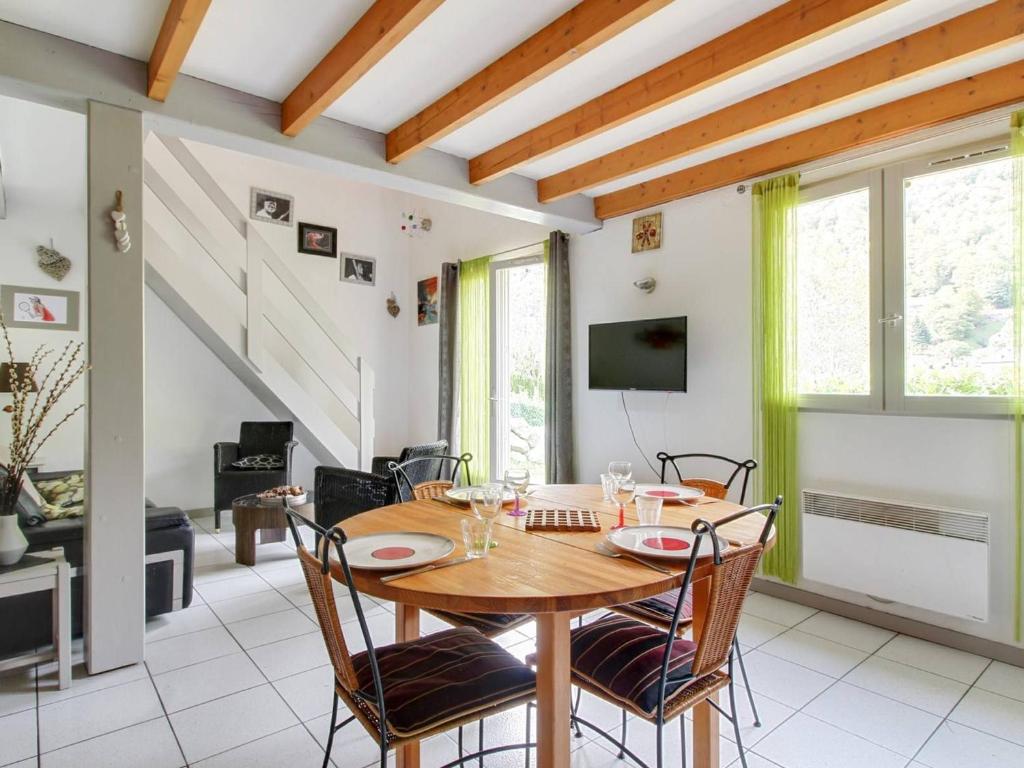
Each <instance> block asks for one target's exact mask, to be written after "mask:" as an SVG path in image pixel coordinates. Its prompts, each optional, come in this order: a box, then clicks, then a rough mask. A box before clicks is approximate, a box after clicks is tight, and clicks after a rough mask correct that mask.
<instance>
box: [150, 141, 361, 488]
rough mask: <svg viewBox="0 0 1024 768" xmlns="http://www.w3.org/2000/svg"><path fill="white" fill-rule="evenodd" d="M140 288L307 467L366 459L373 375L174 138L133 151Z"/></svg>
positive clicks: (358, 464)
mask: <svg viewBox="0 0 1024 768" xmlns="http://www.w3.org/2000/svg"><path fill="white" fill-rule="evenodd" d="M144 158H145V169H144V174H143V178H144V181H145V190H144V194H145V199H144V203H143V210H144V211H145V221H144V228H145V243H146V247H145V255H146V283H147V285H148V286H149V287H150V288H151V289H152V290H153V291H154V292H155V293H156V294H157V295H158V296H160V298H161V299H162V300H163V301H164V302H165V303H166V304H167V305H168V306H169V307H170V308H171V309H172V311H174V312H175V314H177V315H178V317H179V318H181V320H182V321H183V322H184V323H185V324H186V325H187V326H188V327H189V328H190V329H191V330H192V331H193V332H194V333H195V334H196V335H197V336H199V338H200V339H202V340H203V342H204V343H205V344H206V345H207V346H208V347H209V348H210V349H211V350H212V351H213V352H214V353H215V354H216V355H217V356H218V357H219V358H220V360H221V361H223V362H224V364H225V365H227V367H228V368H229V369H230V370H231V371H232V372H233V373H234V374H235V375H236V376H238V378H239V379H240V380H241V381H242V382H243V383H245V384H246V386H248V387H249V389H250V390H251V391H252V392H253V393H254V394H255V395H256V396H257V397H258V398H259V399H260V400H261V401H262V402H263V403H264V404H265V405H266V406H267V408H268V409H270V411H271V412H272V413H273V414H274V415H275V416H276V417H277V418H281V419H289V420H292V421H294V422H295V428H296V437H297V439H298V440H299V441H300V442H301V443H302V444H303V445H305V446H306V447H307V448H309V450H310V451H311V452H312V453H313V455H314V456H315V457H316V458H317V460H318V461H320V462H321V463H325V464H334V465H338V464H340V465H342V466H350V467H359V468H361V469H364V470H368V469H369V468H370V462H371V460H372V457H373V434H374V427H373V381H374V380H373V371H372V370H371V368H370V367H369V366H368V365H367V363H366V361H365V360H364V359H363V358H362V357H361V356H359V354H358V352H357V351H356V347H355V345H354V344H353V343H352V340H351V339H349V338H347V337H346V335H345V334H344V333H342V331H341V330H340V329H339V328H338V327H337V326H336V325H335V324H334V322H333V321H332V320H331V318H330V316H329V315H328V314H327V312H326V311H325V310H324V309H323V308H322V307H321V306H319V304H318V303H317V302H316V301H315V300H314V299H313V297H312V296H311V295H310V293H309V292H308V291H307V290H306V289H305V288H304V287H303V285H302V283H301V282H300V281H299V279H298V278H297V277H296V276H295V274H294V273H293V272H292V271H291V270H290V269H289V268H288V267H287V266H286V264H285V262H284V260H283V259H282V258H281V257H280V256H279V255H278V254H276V253H275V252H274V251H273V250H272V249H271V247H270V246H269V245H268V244H267V242H266V240H264V239H263V238H262V237H261V236H260V234H259V232H258V231H257V227H254V226H252V225H251V224H250V222H249V221H248V219H247V218H246V215H245V213H244V212H243V211H240V210H239V209H238V207H237V206H236V205H235V204H234V203H233V202H232V201H231V200H230V198H228V196H227V195H226V194H225V193H224V191H223V190H222V189H221V188H220V186H219V185H218V184H217V182H216V181H214V179H213V178H212V177H211V176H210V175H209V173H207V171H206V170H205V169H204V168H203V166H202V165H201V164H200V163H199V161H198V160H197V159H196V157H195V156H194V155H193V154H192V153H191V151H190V150H189V148H188V147H187V146H186V145H185V144H184V143H183V142H182V141H181V140H180V139H177V138H171V137H164V136H159V135H157V134H150V137H149V138H148V139H147V142H146V145H145V152H144Z"/></svg>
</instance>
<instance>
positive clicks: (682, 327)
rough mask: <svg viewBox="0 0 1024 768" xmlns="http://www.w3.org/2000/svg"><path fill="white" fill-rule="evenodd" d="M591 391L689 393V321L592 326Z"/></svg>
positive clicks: (658, 321) (670, 319)
mask: <svg viewBox="0 0 1024 768" xmlns="http://www.w3.org/2000/svg"><path fill="white" fill-rule="evenodd" d="M590 388H591V389H617V390H633V389H638V390H653V391H656V392H685V391H686V318H685V317H663V318H659V319H657V320H635V321H632V322H628V323H601V324H599V325H592V326H590Z"/></svg>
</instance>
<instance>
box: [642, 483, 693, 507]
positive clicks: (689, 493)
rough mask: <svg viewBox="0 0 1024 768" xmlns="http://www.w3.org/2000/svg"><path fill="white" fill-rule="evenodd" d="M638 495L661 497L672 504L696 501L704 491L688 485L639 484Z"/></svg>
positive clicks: (653, 497)
mask: <svg viewBox="0 0 1024 768" xmlns="http://www.w3.org/2000/svg"><path fill="white" fill-rule="evenodd" d="M636 495H637V496H646V497H647V498H651V499H661V500H662V501H664V502H665V503H667V504H671V503H673V502H676V503H685V502H688V501H696V500H697V499H699V498H700V497H701V496H703V495H704V493H703V492H702V491H699V490H697V489H696V488H690V487H689V486H686V485H638V486H637V487H636Z"/></svg>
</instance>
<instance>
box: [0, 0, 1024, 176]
mask: <svg viewBox="0 0 1024 768" xmlns="http://www.w3.org/2000/svg"><path fill="white" fill-rule="evenodd" d="M782 1H783V0H715V1H714V2H698V3H695V2H691V1H690V0H675V2H673V3H672V4H670V5H669V6H667V7H666V8H664V9H662V10H660V11H658V12H657V13H655V14H653V15H651V16H650V17H649V18H647V19H645V20H644V21H642V22H640V23H638V24H636V25H634V26H633V27H632V28H630V29H628V30H626V31H625V32H623V33H622V34H620V35H618V36H616V37H614V38H612V40H610V41H609V42H607V43H605V44H604V45H602V46H600V47H598V48H597V49H596V50H594V51H592V52H590V53H588V54H587V55H585V56H581V57H579V58H578V59H576V60H575V61H573V62H572V63H570V64H569V65H568V66H566V67H563V68H562V69H561V70H559V71H557V72H555V73H554V74H552V75H550V76H549V77H547V78H545V79H544V80H542V81H541V82H539V83H538V84H536V85H534V86H533V87H531V88H529V89H527V90H526V91H524V92H522V93H520V94H518V95H517V96H515V97H513V98H511V99H509V100H508V101H507V102H505V103H504V104H501V105H500V106H498V107H497V108H495V109H493V110H491V111H490V112H488V113H486V114H484V115H483V116H481V117H480V118H478V119H476V120H474V121H473V122H471V123H469V124H468V125H466V126H464V127H462V128H461V129H459V130H458V131H455V132H454V133H452V134H450V135H449V136H447V137H445V138H444V139H442V140H441V141H439V142H437V143H436V144H435V147H436V148H437V149H441V150H443V151H446V152H449V153H451V154H453V155H456V156H459V157H467V158H468V157H473V156H474V155H476V154H479V153H480V152H482V151H484V150H486V149H489V148H491V147H493V146H495V145H497V144H500V143H501V142H503V141H505V140H507V139H509V138H512V137H513V136H516V135H518V134H520V133H522V132H523V131H526V130H528V129H530V128H532V127H534V126H536V125H539V124H541V123H543V122H545V121H547V120H549V119H551V118H553V117H556V116H557V115H559V114H561V113H563V112H565V111H566V110H568V109H571V108H572V107H574V106H577V105H579V104H581V103H583V102H585V101H587V100H589V99H591V98H593V97H594V96H597V95H599V94H601V93H604V92H605V91H607V90H609V89H611V88H614V87H615V86H616V85H619V84H621V83H623V82H625V81H627V80H629V79H631V78H633V77H635V76H637V75H639V74H641V73H643V72H646V71H647V70H650V69H652V68H654V67H656V66H658V65H659V64H662V63H664V62H665V61H668V60H669V59H672V58H674V57H676V56H678V55H680V54H681V53H683V52H685V51H687V50H689V49H691V48H693V47H695V46H697V45H700V44H701V43H704V42H706V41H708V40H710V39H713V38H714V37H717V36H718V35H720V34H722V33H723V32H725V31H727V30H729V29H731V28H733V27H736V26H738V25H740V24H743V23H744V22H746V21H749V20H750V19H752V18H754V17H756V16H758V15H760V14H762V13H764V12H765V11H767V10H770V9H771V8H773V7H775V6H778V5H781V4H782ZM990 1H991V0H905V2H903V3H902V4H901V5H898V6H897V7H895V8H892V9H890V10H889V11H886V12H885V13H882V14H878V15H876V16H874V17H872V18H870V19H867V20H865V21H863V22H861V23H859V24H857V25H854V26H852V27H850V28H847V29H845V30H842V31H841V32H838V33H836V34H834V35H831V36H829V37H827V38H824V39H822V40H819V41H817V42H815V43H812V44H810V45H807V46H803V47H801V48H799V49H797V50H795V51H792V52H791V53H788V54H786V55H785V56H782V57H781V58H779V59H776V60H775V61H773V62H771V63H769V64H765V65H762V66H760V67H756V68H754V69H752V70H750V71H748V72H745V73H743V74H742V75H739V76H737V77H733V78H730V79H728V80H726V81H724V82H722V83H719V84H718V85H716V86H713V87H711V88H708V89H706V90H704V91H701V92H700V93H697V94H694V95H693V96H691V97H688V98H686V99H682V100H680V101H678V102H676V103H674V104H671V105H669V106H667V107H664V108H662V109H659V110H656V111H654V112H652V113H650V114H648V115H645V116H644V117H642V118H639V119H637V120H633V121H631V122H629V123H627V124H626V125H623V126H620V127H618V128H615V129H613V130H611V131H608V132H606V133H604V134H602V135H600V136H596V137H594V138H592V139H589V140H587V141H584V142H581V143H579V144H577V145H576V146H574V147H571V148H569V149H566V150H563V151H561V152H557V153H555V154H553V155H551V156H549V157H545V158H542V159H540V160H537V161H534V162H532V163H530V164H528V165H526V166H524V167H523V168H521V169H520V170H519V171H518V172H519V173H521V174H523V175H525V176H529V177H531V178H540V177H542V176H546V175H548V174H551V173H554V172H557V171H560V170H563V169H565V168H568V167H571V166H573V165H575V164H577V163H580V162H583V161H585V160H589V159H591V158H594V157H597V156H599V155H601V154H604V153H606V152H609V151H612V150H614V149H618V148H620V147H622V146H624V145H626V144H629V143H632V142H634V141H638V140H640V139H643V138H646V137H648V136H651V135H653V134H655V133H658V132H660V131H663V130H665V129H667V128H671V127H673V126H675V125H678V124H680V123H683V122H686V121H688V120H692V119H694V118H695V117H699V116H701V115H703V114H707V113H708V112H711V111H714V110H716V109H720V108H721V107H723V106H726V105H728V104H731V103H734V102H736V101H739V100H742V99H744V98H747V97H749V96H751V95H753V94H756V93H759V92H761V91H764V90H766V89H768V88H772V87H774V86H776V85H779V84H781V83H784V82H787V81H789V80H792V79H794V78H796V77H800V76H802V75H804V74H807V73H808V72H811V71H814V70H817V69H821V68H822V67H824V66H828V65H830V64H833V63H835V62H837V61H841V60H843V59H846V58H849V57H850V56H853V55H856V54H858V53H861V52H863V51H865V50H868V49H871V48H874V47H876V46H878V45H881V44H883V43H885V42H888V41H891V40H894V39H896V38H898V37H901V36H903V35H906V34H908V33H911V32H914V31H917V30H920V29H923V28H924V27H927V26H930V25H932V24H934V23H936V22H938V21H941V20H943V19H946V18H950V17H952V16H956V15H959V14H960V13H963V12H965V11H968V10H971V9H973V8H977V7H979V6H982V5H986V4H987V3H988V2H990ZM576 2H577V0H445V2H444V3H443V4H442V5H441V7H440V8H438V9H437V10H436V11H435V12H434V13H433V14H432V15H431V16H430V17H428V18H427V19H426V21H424V22H423V23H422V24H421V25H420V26H419V27H417V28H416V29H415V30H414V31H413V32H412V33H411V34H410V35H409V36H408V37H406V39H405V40H403V41H402V42H401V43H400V44H399V45H398V46H396V47H395V49H394V50H393V51H391V53H390V54H388V55H387V56H386V57H385V58H384V59H383V60H382V61H381V62H380V63H379V64H378V65H377V66H376V67H374V68H373V69H372V70H370V72H369V73H367V74H366V76H364V77H363V78H362V79H361V80H360V81H359V82H358V83H357V84H356V85H355V86H354V87H353V88H351V89H350V90H349V91H348V92H347V93H345V94H343V95H342V97H341V98H340V99H339V100H338V101H337V102H335V103H334V104H333V105H332V106H331V107H329V108H328V109H327V111H326V115H328V116H329V117H332V118H335V119H338V120H342V121H344V122H347V123H352V124H354V125H358V126H362V127H364V128H370V129H372V130H375V131H380V132H386V131H389V130H391V129H392V128H394V127H396V126H397V125H399V124H400V123H402V122H403V121H404V120H406V119H407V118H409V117H411V116H412V115H415V114H416V113H417V112H419V111H420V110H421V109H422V108H423V107H425V106H427V105H428V104H430V103H432V102H433V101H435V100H436V99H437V98H438V97H440V96H442V95H443V94H445V93H447V92H448V91H450V90H451V89H452V88H454V87H455V86H456V85H458V84H459V83H461V82H462V81H464V80H465V79H467V78H468V77H470V76H471V75H473V74H474V73H475V72H477V71H479V70H480V69H482V68H483V67H484V66H486V65H487V64H489V63H490V62H491V61H493V60H494V59H496V58H497V57H498V56H500V55H501V54H503V53H505V52H506V51H507V50H509V49H510V48H512V47H514V46H515V45H517V44H518V43H519V42H521V41H522V40H524V39H525V38H527V37H529V36H530V35H531V34H532V33H533V32H535V31H537V30H539V29H540V28H541V27H543V26H544V25H546V24H547V23H549V22H550V21H552V20H553V19H555V18H557V17H558V16H559V15H561V14H562V13H564V12H565V11H566V10H567V9H569V8H571V7H572V6H574V5H575V4H576ZM371 3H372V0H289V1H288V2H281V0H213V4H212V6H211V8H210V11H209V13H208V14H207V17H206V19H205V20H204V22H203V25H202V27H201V28H200V31H199V34H198V35H197V37H196V40H195V42H194V43H193V45H192V48H191V49H190V51H189V54H188V57H187V58H186V60H185V64H184V66H183V68H182V71H183V72H184V73H186V74H189V75H192V76H194V77H199V78H202V79H205V80H210V81H212V82H215V83H218V84H221V85H226V86H229V87H232V88H236V89H238V90H241V91H246V92H249V93H253V94H256V95H258V96H262V97H265V98H269V99H273V100H277V101H280V100H282V99H283V98H284V97H285V96H287V94H288V93H289V92H290V91H291V90H292V88H293V87H294V86H295V85H296V84H297V83H298V82H299V81H300V80H301V79H302V78H303V77H304V76H305V74H306V73H307V72H308V71H309V70H310V69H311V68H312V67H313V66H314V65H315V64H316V63H317V62H318V61H319V60H320V59H321V58H322V57H323V55H324V54H325V53H326V52H327V51H329V50H330V49H331V48H332V47H333V46H334V45H335V43H336V42H337V41H338V40H339V39H340V38H341V37H342V36H344V34H345V32H346V31H347V30H348V29H349V28H350V27H351V26H352V24H353V23H354V22H355V21H356V20H357V19H358V18H359V17H360V16H361V15H362V14H363V13H364V12H365V11H366V9H367V8H368V7H369V6H370V5H371ZM78 7H79V8H81V6H80V5H79V6H78ZM166 8H167V0H91V2H90V3H89V4H88V13H81V12H79V13H76V14H74V15H72V14H70V13H68V3H67V1H66V0H0V19H4V20H6V21H10V22H13V23H16V24H21V25H24V26H28V27H32V28H35V29H39V30H42V31H45V32H49V33H52V34H55V35H59V36H61V37H67V38H71V39H73V40H77V41H79V42H83V43H86V44H89V45H94V46H97V47H100V48H104V49H106V50H110V51H114V52H116V53H120V54H123V55H125V56H130V57H132V58H135V59H140V60H145V59H147V58H148V57H149V53H150V50H151V49H152V46H153V41H154V40H155V38H156V34H157V32H158V30H159V28H160V23H161V21H162V19H163V15H164V12H165V10H166ZM1021 58H1024V45H1018V46H1012V47H1008V48H1005V49H1003V50H1000V51H996V52H993V53H991V54H986V55H985V56H981V57H977V58H975V59H972V60H969V61H966V62H960V63H958V64H955V65H952V66H946V67H942V68H939V69H937V70H935V71H932V72H929V73H928V74H926V75H923V76H920V77H917V78H912V79H909V80H907V81H904V82H900V83H895V84H892V85H890V86H887V87H885V88H882V89H879V90H877V91H875V92H874V93H871V94H868V95H865V96H862V97H859V98H857V99H852V100H850V101H849V102H846V103H844V104H842V105H839V106H837V107H832V108H828V109H824V110H820V111H816V112H815V113H813V114H810V115H806V116H804V117H801V118H798V119H795V120H791V121H788V122H786V123H784V124H782V125H779V126H775V127H772V128H769V129H766V130H764V131H759V132H757V133H755V134H753V135H751V136H747V137H745V138H743V139H741V140H737V141H733V142H729V143H727V144H724V145H722V146H719V147H716V148H714V149H712V150H707V151H705V152H701V153H697V154H694V155H691V156H690V157H687V158H685V159H683V160H680V161H676V162H674V163H671V164H665V165H662V166H659V167H658V168H655V169H651V170H650V171H646V172H643V173H640V174H635V175H633V176H631V177H628V178H626V179H620V180H617V181H615V182H613V183H610V184H607V185H605V186H603V187H601V188H599V189H595V190H590V191H589V192H588V194H591V195H593V194H600V193H603V192H608V191H611V190H613V189H619V188H621V187H624V186H628V185H629V184H633V183H636V182H638V181H642V180H645V179H649V178H653V177H656V176H660V175H662V174H664V173H668V172H670V171H672V170H677V169H679V168H683V167H688V166H690V165H695V164H697V163H701V162H705V161H707V160H710V159H713V158H715V157H719V156H722V155H725V154H729V153H731V152H735V151H738V150H740V149H743V148H746V147H750V146H754V145H756V144H760V143H762V142H764V141H767V140H770V139H772V138H776V137H778V136H781V135H785V134H789V133H792V132H794V131H796V130H801V129H803V128H807V127H811V126H813V125H819V124H821V123H824V122H827V121H829V120H833V119H836V118H838V117H842V116H844V115H848V114H852V113H854V112H857V111H860V110H862V109H866V108H869V107H872V106H875V105H877V104H880V103H883V102H886V101H891V100H892V99H894V98H899V97H902V96H905V95H908V94H911V93H916V92H919V91H921V90H925V89H927V88H931V87H935V86H936V85H941V84H944V83H947V82H950V81H952V80H955V79H958V78H961V77H965V76H967V75H970V74H975V73H977V72H981V71H984V70H986V69H991V68H992V67H995V66H999V65H1001V64H1006V63H1009V62H1011V61H1016V60H1019V59H1021ZM170 98H171V99H173V98H174V93H173V91H172V93H171V96H170Z"/></svg>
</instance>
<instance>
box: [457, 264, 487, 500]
mask: <svg viewBox="0 0 1024 768" xmlns="http://www.w3.org/2000/svg"><path fill="white" fill-rule="evenodd" d="M490 267H491V257H490V256H484V257H483V258H480V259H473V260H472V261H464V262H462V264H461V265H460V267H459V321H458V322H459V366H460V368H459V450H460V451H463V452H467V451H468V452H469V453H471V454H473V462H472V464H471V465H470V471H471V473H472V480H473V482H475V483H482V482H486V481H487V480H489V479H490V472H491V269H490Z"/></svg>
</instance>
